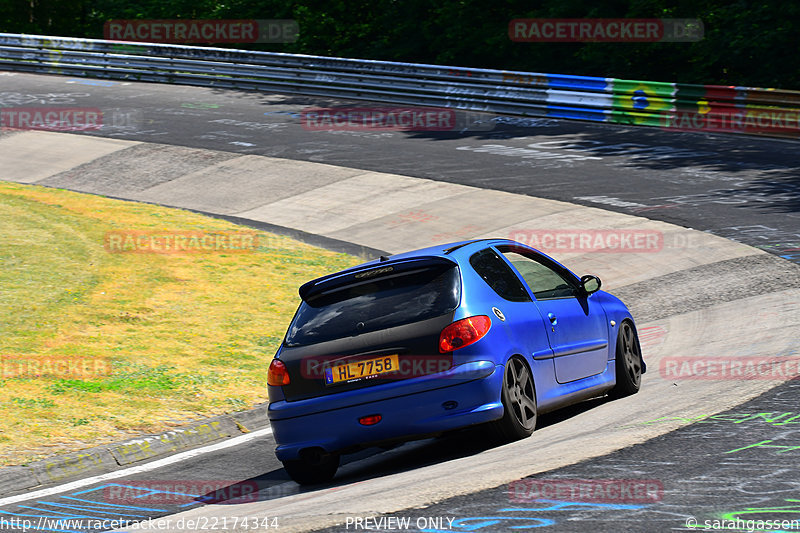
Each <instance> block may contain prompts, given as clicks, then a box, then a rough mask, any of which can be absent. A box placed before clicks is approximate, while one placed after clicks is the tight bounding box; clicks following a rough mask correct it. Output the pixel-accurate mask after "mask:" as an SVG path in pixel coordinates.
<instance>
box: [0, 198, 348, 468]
mask: <svg viewBox="0 0 800 533" xmlns="http://www.w3.org/2000/svg"><path fill="white" fill-rule="evenodd" d="M0 227H2V231H0V262H1V264H2V269H0V287H1V289H0V356H2V357H3V365H5V366H3V367H1V368H0V378H3V377H4V379H0V408H1V409H2V418H3V420H2V421H0V465H8V464H24V463H26V462H29V461H31V460H34V459H38V458H41V457H42V456H44V455H47V454H51V453H53V452H54V451H55V450H58V451H59V452H60V451H69V450H74V449H79V448H82V447H85V446H90V445H94V444H97V443H100V442H108V441H114V440H119V439H121V438H126V437H128V436H131V435H134V434H137V433H139V432H155V431H160V430H163V429H166V428H168V427H170V426H171V425H174V424H176V423H178V422H180V421H186V420H189V419H194V418H199V417H202V416H210V415H214V414H221V413H225V412H232V411H238V410H241V409H245V408H248V407H251V406H252V405H254V404H257V403H260V402H263V401H266V369H267V366H268V363H269V360H270V359H271V358H272V356H273V355H274V353H275V351H276V350H277V348H278V345H279V343H280V339H281V338H282V336H283V333H284V331H285V328H286V326H287V325H288V322H289V320H290V319H291V317H292V313H293V312H294V309H295V308H296V306H297V304H298V302H299V299H298V296H297V287H298V286H299V285H300V284H302V283H303V282H305V281H307V280H309V279H311V278H314V277H317V276H320V275H323V274H326V273H328V272H333V271H336V270H339V269H342V268H345V267H347V266H351V265H354V264H356V263H358V262H360V261H361V259H358V258H354V257H351V256H347V255H344V254H336V253H333V252H329V251H325V250H321V249H319V248H315V247H312V246H309V245H305V244H302V243H299V242H297V241H293V240H291V239H289V238H286V237H279V236H274V235H268V234H266V233H263V232H256V233H257V241H256V242H257V243H259V246H258V247H257V248H256V249H255V250H254V251H252V252H250V253H230V252H227V253H226V252H224V251H215V252H204V253H174V254H168V255H165V254H152V253H109V251H107V249H106V248H104V239H105V237H106V233H107V232H109V231H122V232H126V231H155V230H158V231H159V232H164V233H167V232H185V231H194V232H198V231H199V232H206V233H215V232H240V231H247V232H249V231H251V230H249V229H248V228H243V227H241V226H237V225H234V224H231V223H228V222H225V221H221V220H216V219H213V218H209V217H205V216H202V215H198V214H194V213H190V212H187V211H182V210H177V209H169V208H163V207H158V206H153V205H146V204H138V203H134V202H125V201H120V200H112V199H108V198H103V197H98V196H90V195H83V194H79V193H73V192H69V191H62V190H56V189H47V188H42V187H35V186H27V185H19V184H12V183H4V182H0ZM78 360H86V361H89V362H99V363H98V364H100V365H101V366H99V367H97V369H96V370H97V372H96V371H95V369H94V367H89V369H90V371H84V372H82V373H81V374H80V375H79V376H73V375H60V374H59V375H39V376H36V375H35V372H32V371H31V368H32V367H31V364H32V362H33V363H34V364H35V363H44V362H47V361H49V362H51V363H52V364H55V363H54V362H55V361H78ZM104 363H107V366H106V367H105V368H106V369H107V370H108V372H105V373H104V372H102V369H103V366H102V365H103V364H104ZM20 364H22V365H23V366H22V368H23V369H27V371H22V372H21V373H20V371H19V368H20V366H19V365H20ZM15 365H16V366H15ZM26 365H27V366H26ZM73 370H74V369H73ZM4 371H5V373H6V375H5V376H3V375H2V373H3V372H4Z"/></svg>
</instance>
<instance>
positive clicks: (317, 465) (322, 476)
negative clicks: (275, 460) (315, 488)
mask: <svg viewBox="0 0 800 533" xmlns="http://www.w3.org/2000/svg"><path fill="white" fill-rule="evenodd" d="M282 462H283V468H285V469H286V473H287V474H289V477H291V478H292V479H293V480H294V481H296V482H297V483H299V484H300V485H318V484H320V483H327V482H328V481H330V480H332V479H333V476H335V475H336V470H338V468H339V456H338V455H336V454H325V455H319V456H317V457H314V458H313V460H309V459H293V460H290V461H282Z"/></svg>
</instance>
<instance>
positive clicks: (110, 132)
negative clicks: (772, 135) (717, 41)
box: [0, 74, 800, 532]
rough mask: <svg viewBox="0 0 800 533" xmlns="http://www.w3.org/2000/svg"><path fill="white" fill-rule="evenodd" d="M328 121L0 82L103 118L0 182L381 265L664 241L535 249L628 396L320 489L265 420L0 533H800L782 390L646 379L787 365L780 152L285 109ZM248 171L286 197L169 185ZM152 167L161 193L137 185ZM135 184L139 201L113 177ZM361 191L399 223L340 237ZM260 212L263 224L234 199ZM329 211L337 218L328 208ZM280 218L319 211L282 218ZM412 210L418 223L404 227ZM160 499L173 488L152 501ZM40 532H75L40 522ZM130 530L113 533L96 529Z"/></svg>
mask: <svg viewBox="0 0 800 533" xmlns="http://www.w3.org/2000/svg"><path fill="white" fill-rule="evenodd" d="M338 104H341V102H335V101H326V100H322V99H310V98H305V97H295V96H286V95H266V94H259V93H249V92H238V91H229V90H215V89H204V88H193V87H178V86H167V85H157V84H146V83H135V82H130V83H123V82H109V81H101V80H82V79H75V78H69V77H59V76H37V75H27V74H12V75H6V76H2V77H0V107H23V106H54V107H55V106H74V107H85V108H96V109H99V110H101V111H102V112H103V116H104V125H103V128H102V129H100V130H98V131H93V132H86V133H81V134H80V135H62V134H40V133H33V132H23V133H10V132H3V133H1V134H0V160H3V165H2V166H0V168H3V170H2V171H0V179H7V180H12V181H22V182H27V183H38V184H42V185H47V186H55V187H64V188H69V189H73V190H80V191H85V192H94V193H96V194H106V195H109V196H115V197H120V198H130V199H140V200H147V201H153V202H158V203H164V204H165V205H175V206H178V207H190V208H195V209H198V210H202V211H206V212H209V213H212V214H214V215H217V216H235V217H237V218H241V219H252V220H253V221H255V222H253V223H254V224H256V223H269V224H274V225H284V226H286V228H288V229H296V230H300V231H303V232H306V234H310V235H314V234H318V235H323V236H325V237H326V238H331V239H336V240H337V241H348V242H353V243H355V244H356V245H360V246H365V247H369V248H371V249H378V250H388V251H390V252H397V251H402V250H404V249H408V248H409V246H410V244H411V243H413V242H416V241H415V240H414V239H422V238H428V237H430V238H435V237H436V236H438V235H445V234H446V236H447V237H448V240H458V239H459V238H471V237H474V236H483V235H485V234H488V233H491V232H497V231H499V229H502V230H503V231H502V232H503V233H505V234H507V233H508V232H509V231H512V230H514V228H516V229H520V228H530V227H535V226H532V225H531V224H528V223H527V222H526V221H530V220H538V221H540V222H541V223H540V224H539V226H538V227H540V228H541V227H545V228H550V229H555V228H566V227H571V226H569V225H568V224H569V223H570V221H573V222H574V224H575V227H582V228H590V229H592V228H593V229H595V230H597V229H603V230H605V229H608V228H625V227H648V228H650V227H652V228H658V231H662V232H663V235H664V236H665V240H666V236H669V235H673V236H676V237H675V239H673V240H672V241H670V242H671V243H672V247H671V248H670V249H669V250H667V249H665V250H664V251H663V254H662V255H659V254H647V253H642V254H632V253H628V254H622V253H621V254H602V253H597V254H580V253H574V252H575V251H574V250H572V251H571V252H569V251H568V252H564V253H563V254H560V253H559V252H558V251H553V252H552V255H554V256H555V257H556V258H558V259H562V258H567V259H569V260H567V259H564V261H565V263H566V264H567V266H573V265H578V266H579V267H581V270H583V269H587V268H591V269H592V271H595V272H597V273H599V274H600V276H601V278H603V279H604V281H607V283H606V284H604V288H605V287H608V290H609V291H610V292H612V293H614V294H616V295H618V296H620V297H621V298H622V299H623V301H625V302H626V303H628V305H630V306H631V309H632V311H633V314H634V317H635V318H636V320H637V324H638V326H639V329H640V336H641V337H642V343H643V349H644V355H645V358H646V360H647V361H648V365H649V368H648V373H647V374H646V375H645V376H644V379H643V388H642V391H641V392H640V393H639V394H637V395H635V396H633V397H630V398H625V399H623V400H617V401H613V402H612V401H608V400H605V399H597V400H593V401H589V402H585V403H584V404H581V405H578V406H575V407H572V408H569V409H565V410H561V411H558V412H555V413H552V414H549V415H546V416H543V417H542V418H541V420H540V423H539V425H538V428H537V431H536V432H535V433H534V435H533V436H532V437H531V438H530V439H526V440H524V441H519V442H515V443H512V444H508V445H504V446H497V445H496V444H494V443H491V442H488V441H487V440H486V439H484V438H483V436H482V434H481V433H480V432H479V431H476V430H465V431H462V432H460V433H456V434H452V435H448V436H445V437H441V438H438V439H427V440H423V441H418V442H413V443H408V444H405V445H402V446H399V447H396V448H393V449H390V450H369V451H365V452H362V453H361V454H358V455H355V456H350V457H348V458H347V460H346V461H345V464H344V466H343V468H342V469H341V471H340V473H339V474H338V475H337V477H336V479H335V480H334V482H333V483H332V484H331V485H328V486H323V487H318V488H313V489H301V488H300V487H299V486H298V485H296V484H295V483H293V482H291V481H290V480H289V478H288V476H287V475H286V474H285V472H284V471H283V469H282V468H281V465H280V463H279V462H278V461H277V460H276V459H275V458H274V455H273V454H272V449H273V447H274V439H272V437H271V434H270V431H269V428H268V427H267V428H265V429H263V430H258V431H255V432H252V433H250V434H246V435H243V436H242V437H237V439H240V440H237V441H230V442H229V443H228V445H227V447H222V446H217V447H214V446H208V447H205V448H203V449H199V450H196V453H195V454H194V455H190V456H187V457H185V458H183V459H180V460H174V461H172V462H170V461H160V462H158V461H157V462H154V463H146V464H143V465H138V466H134V467H128V468H127V469H120V470H118V471H115V472H108V473H105V474H102V475H99V474H97V473H92V474H91V475H87V476H82V477H77V478H75V479H68V480H63V481H60V482H56V481H54V482H53V483H49V484H44V485H42V486H40V487H36V488H34V489H25V490H22V489H20V490H17V491H14V490H11V491H9V492H8V493H6V494H3V495H0V513H1V514H0V529H2V530H6V529H8V530H11V531H23V530H24V529H25V527H33V526H34V525H35V526H36V527H37V528H38V529H39V530H49V531H64V530H67V531H100V530H112V529H114V530H124V531H135V530H137V529H138V530H141V529H145V530H149V531H156V530H161V531H165V530H167V531H201V530H212V529H215V530H227V531H249V530H253V529H256V530H275V531H314V530H326V531H337V532H338V531H397V530H411V531H480V532H494V531H518V530H520V529H533V528H536V529H539V528H542V530H543V531H576V532H577V531H588V530H591V531H648V532H650V531H695V530H698V529H700V530H704V529H705V530H709V531H710V530H712V529H717V530H727V531H748V530H755V531H793V530H794V531H800V522H797V521H796V522H791V521H792V520H800V475H798V474H799V473H800V472H799V471H798V469H797V467H796V465H797V458H798V457H800V432H799V431H798V428H799V427H800V406H799V405H800V402H798V381H797V380H788V381H787V379H788V378H789V377H791V376H783V377H778V378H774V379H772V380H735V379H727V380H726V379H705V380H703V379H700V380H681V379H678V378H676V377H675V376H672V375H669V373H668V372H665V370H664V369H665V368H668V367H665V366H664V365H663V364H661V363H663V362H664V361H665V360H666V359H667V358H669V357H690V356H702V355H707V356H709V357H712V356H713V357H725V356H729V357H778V356H779V357H785V358H786V359H787V360H789V359H792V358H794V359H793V360H795V361H796V358H797V357H798V348H800V342H799V341H798V331H800V267H798V266H796V265H794V264H792V263H798V262H800V224H799V223H798V220H799V218H798V217H800V182H799V181H798V179H799V178H798V176H800V168H799V167H800V157H798V153H797V149H796V147H797V143H796V142H794V141H784V140H774V139H764V138H753V137H746V136H734V135H710V134H703V133H676V132H669V131H661V130H658V129H654V128H636V127H629V128H626V127H620V126H610V125H600V124H591V123H578V122H567V121H556V120H551V119H533V118H531V119H522V118H514V117H493V116H490V115H489V116H481V117H477V116H473V117H471V119H470V120H473V121H474V120H477V121H478V122H472V123H469V122H467V123H464V124H463V126H464V127H465V130H464V131H453V132H429V133H404V132H398V131H383V132H374V131H344V130H342V131H313V129H311V128H308V127H304V124H303V121H302V114H301V113H302V111H303V110H304V109H306V108H308V107H310V106H328V105H338ZM358 105H359V106H361V107H364V105H365V104H363V103H361V104H358ZM462 129H463V128H462ZM23 136H27V137H23ZM99 138H102V139H114V140H116V141H120V142H119V143H118V146H117V145H115V146H114V147H110V146H111V145H110V144H108V143H106V144H104V145H103V146H105V148H103V150H105V152H103V153H102V154H101V153H98V154H97V157H94V156H93V157H92V158H90V159H87V160H86V161H77V160H76V161H75V164H71V163H70V164H66V163H64V164H63V165H62V167H63V168H61V167H60V168H55V167H53V169H49V170H48V169H37V168H36V167H35V165H32V164H31V165H28V166H26V163H25V161H22V160H21V159H22V158H21V157H19V156H17V157H16V159H15V154H13V153H11V150H10V148H9V147H11V146H18V145H22V144H24V143H23V141H24V142H25V143H37V144H36V149H38V150H40V151H42V153H47V152H48V151H56V150H57V149H58V146H59V145H61V146H65V145H69V146H72V144H71V143H75V146H79V145H80V146H86V147H89V146H90V144H91V143H94V144H91V146H92V147H93V148H92V149H96V150H99V148H98V146H100V144H98V142H99V141H98V139H99ZM15 139H22V140H23V141H19V142H18V141H15ZM75 139H77V140H75ZM79 141H85V142H82V143H81V142H79ZM90 141H91V143H90ZM129 141H133V142H129ZM15 142H18V144H16V145H15V144H13V143H15ZM104 142H105V141H104ZM163 145H168V147H169V146H171V147H174V149H172V148H169V149H168V148H164V146H163ZM87 150H88V148H87ZM78 152H80V151H78ZM159 154H161V155H160V156H159ZM243 156H253V157H250V158H243ZM255 156H266V157H268V158H280V159H281V160H284V161H288V162H289V163H285V164H286V165H287V166H286V168H287V173H291V175H292V177H293V178H292V181H291V182H290V181H286V182H284V183H283V185H282V186H281V187H275V188H274V190H273V189H269V188H261V189H259V190H258V191H252V190H249V189H247V187H246V186H245V185H241V189H240V190H234V191H232V192H231V191H228V194H229V196H227V197H225V199H223V200H219V201H217V203H213V202H212V200H213V198H212V199H209V198H210V197H202V198H201V196H202V191H199V192H198V187H197V186H196V183H197V182H196V181H193V180H197V179H200V178H201V177H202V179H204V180H207V179H210V178H208V176H209V172H208V171H207V170H206V169H207V168H212V169H214V168H221V166H225V165H229V167H230V165H239V167H237V168H241V167H242V166H243V165H245V164H246V165H250V166H251V167H252V168H255V167H256V166H258V165H261V164H264V165H267V164H268V163H269V164H273V163H272V162H274V161H275V160H266V159H264V158H258V157H255ZM158 157H163V158H164V159H163V160H159V159H158ZM78 159H79V158H78ZM200 159H202V160H203V163H202V165H206V166H205V167H203V168H200V163H199V162H198V160H200ZM290 163H291V165H292V166H291V169H293V170H291V171H290V170H289V169H290ZM312 163H313V164H314V165H311V164H312ZM282 164H283V163H282ZM251 167H248V168H251ZM48 168H49V167H48ZM259 168H261V167H259ZM298 169H299V170H298ZM158 170H161V172H162V174H163V176H161V178H157V177H153V176H155V175H156V174H158ZM362 171H366V172H367V173H368V174H364V173H363V172H362ZM376 173H381V174H380V175H378V174H376ZM247 175H248V176H250V175H251V174H247ZM253 175H255V174H253ZM131 176H133V177H134V178H130V177H131ZM136 176H140V178H139V179H141V180H144V179H145V178H141V176H145V177H146V178H147V179H150V180H152V183H147V184H145V185H143V184H142V183H133V181H132V180H134V179H136V178H135V177H136ZM364 176H367V177H364ZM129 178H130V179H129ZM412 178H413V179H412ZM302 179H305V180H307V181H308V183H307V184H305V185H304V184H302V183H300V184H298V183H297V180H302ZM126 180H128V181H126ZM182 180H183V181H184V182H185V183H183V184H181V182H182ZM315 180H316V181H315ZM276 183H277V182H276ZM376 184H378V185H379V186H380V187H383V186H384V185H385V187H386V188H385V189H383V188H379V189H378V190H376V191H373V193H374V194H383V195H387V197H389V198H391V199H394V198H397V202H398V205H402V209H401V208H400V207H398V208H397V209H393V208H392V207H391V203H387V202H384V203H381V204H380V205H379V206H378V207H375V209H373V210H369V209H367V208H365V207H364V206H360V207H359V209H355V208H354V209H353V211H354V213H353V214H352V217H351V218H352V219H346V217H344V215H343V214H342V213H341V212H340V211H342V208H341V206H343V205H347V204H346V202H345V200H342V198H345V199H346V198H347V195H348V194H349V195H352V198H358V194H360V193H362V192H363V190H364V187H367V186H373V187H374V186H377V185H376ZM178 185H180V187H179V186H178ZM223 185H224V184H223ZM356 185H358V187H362V188H358V187H356ZM170 187H171V188H170ZM292 188H297V189H298V190H289V189H292ZM300 189H302V190H300ZM414 191H416V192H414ZM419 191H424V193H421V192H419ZM390 193H391V194H390ZM259 194H260V195H261V197H260V198H259V202H260V204H259V205H261V204H263V206H262V207H258V206H257V205H249V204H248V205H246V206H245V205H244V204H246V203H247V202H246V199H248V198H253V197H254V196H258V195H259ZM404 195H405V196H404ZM414 195H416V196H414ZM426 195H427V198H426V197H425V196H426ZM437 195H438V196H437ZM553 200H555V201H557V202H552V201H553ZM392 201H394V200H392ZM204 202H205V203H204ZM311 202H317V203H315V204H313V205H312V204H311ZM331 202H340V203H339V204H336V205H338V206H340V207H338V208H336V209H333V208H330V213H328V212H326V211H324V206H325V205H327V204H330V203H331ZM342 202H344V203H342ZM403 202H405V203H403ZM562 202H568V203H569V204H572V205H571V206H570V205H568V204H564V203H562ZM240 204H241V205H240ZM575 204H577V206H588V207H577V206H576V205H575ZM303 205H306V206H310V207H308V209H309V213H312V214H313V212H314V211H319V210H320V209H322V212H323V215H325V216H322V215H320V216H319V217H318V218H314V217H313V216H312V214H308V215H307V216H304V217H302V218H301V217H297V218H296V219H292V218H291V217H292V214H293V213H296V212H297V209H299V208H300V207H298V206H303ZM416 205H419V206H420V207H418V208H417V207H414V206H416ZM590 207H591V208H601V210H597V209H589V208H590ZM281 209H283V211H281ZM437 209H438V210H439V211H437ZM434 212H436V213H438V214H437V215H433V214H432V213H434ZM280 213H282V214H280ZM326 213H327V214H326ZM448 213H449V214H448ZM526 213H528V214H526ZM278 214H280V216H279V215H278ZM392 216H394V218H391V217H392ZM433 216H438V217H440V218H439V219H437V220H439V221H440V222H441V224H442V225H443V226H437V227H436V228H435V229H431V230H430V231H429V232H428V233H425V232H424V231H422V232H420V231H419V230H418V229H417V228H423V229H424V228H427V226H425V224H431V223H433V222H431V221H434V219H433V218H430V217H433ZM448 216H450V217H452V218H447V217H448ZM270 217H275V218H270ZM403 217H405V218H403ZM426 217H427V218H426ZM526 217H527V218H526ZM559 217H560V218H559ZM390 219H391V220H390ZM470 219H474V220H475V221H476V222H473V223H470V222H469V221H470ZM645 219H648V220H645ZM398 220H399V221H400V222H398ZM281 221H283V224H280V222H281ZM453 221H455V222H453ZM547 221H550V223H551V224H552V225H551V226H546V225H544V226H543V225H542V224H547V223H548V222H547ZM401 222H402V223H401ZM434 222H435V221H434ZM663 223H667V224H663ZM415 224H416V225H415ZM526 224H527V225H526ZM670 225H676V226H680V227H682V228H685V229H681V228H676V227H674V226H670ZM376 228H377V229H376ZM443 228H446V229H443ZM690 229H693V230H699V231H690ZM426 231H427V230H426ZM505 234H504V235H503V236H506V235H505ZM677 236H680V239H678V238H677ZM713 236H716V237H713ZM717 237H722V238H717ZM723 238H724V239H723ZM727 239H730V240H727ZM731 241H736V242H738V243H743V244H746V245H748V246H749V247H752V248H748V247H745V246H740V245H738V244H736V242H731ZM424 244H427V242H425V243H424ZM762 252H767V253H762ZM570 260H571V261H574V262H573V263H570ZM265 367H266V363H265ZM98 476H99V477H98ZM178 486H184V487H187V489H186V490H185V493H181V494H179V495H176V494H166V493H165V491H164V487H172V488H175V487H178ZM203 487H205V488H206V489H207V490H206V491H205V492H202V493H199V494H198V491H199V489H201V488H203ZM216 489H220V490H219V491H218V492H217V490H216ZM172 492H178V491H175V490H173V491H172ZM42 517H46V520H45V521H42ZM59 517H61V518H64V517H69V518H74V519H75V520H79V521H80V522H75V523H74V524H71V526H70V527H65V526H66V524H65V523H63V522H62V523H59V522H56V521H54V520H56V519H57V518H59ZM148 519H151V521H150V522H149V523H145V524H144V525H143V526H141V527H138V528H137V529H133V528H131V527H120V523H119V522H117V523H113V522H112V521H113V520H129V521H131V522H133V521H137V522H138V521H142V520H148ZM2 520H6V522H2ZM11 520H16V522H10V521H11ZM22 520H29V521H32V522H30V523H29V522H21V521H22ZM92 520H95V521H94V522H93V521H92ZM737 520H738V522H737ZM707 521H708V522H707ZM748 521H749V522H748ZM759 521H760V523H759ZM784 521H787V522H786V523H784ZM29 530H30V529H29Z"/></svg>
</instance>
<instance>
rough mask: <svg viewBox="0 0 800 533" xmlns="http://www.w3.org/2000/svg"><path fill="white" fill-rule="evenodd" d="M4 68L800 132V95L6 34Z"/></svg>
mask: <svg viewBox="0 0 800 533" xmlns="http://www.w3.org/2000/svg"><path fill="white" fill-rule="evenodd" d="M0 70H13V71H23V72H36V73H48V74H66V75H70V76H77V77H92V78H105V79H115V80H135V81H149V82H164V83H175V84H186V85H198V86H207V87H224V88H236V89H255V90H262V91H274V92H283V93H290V94H302V95H309V96H324V97H334V98H345V99H355V100H369V101H378V102H383V103H389V104H404V105H420V106H437V107H449V108H455V109H462V110H471V111H484V112H491V113H498V114H509V115H519V116H532V117H549V118H567V119H579V120H591V121H598V122H610V123H616V124H631V125H643V126H659V127H662V128H666V129H673V130H681V131H698V130H699V131H709V132H713V131H716V132H735V133H751V134H762V135H769V136H780V137H800V92H798V91H786V90H775V89H762V88H756V87H733V86H718V85H689V84H680V83H664V82H652V81H638V80H623V79H617V78H599V77H587V76H568V75H559V74H540V73H531V72H518V71H506V70H492V69H474V68H464V67H446V66H439V65H425V64H414V63H398V62H389V61H374V60H360V59H344V58H333V57H322V56H310V55H300V54H283V53H273V52H254V51H246V50H233V49H226V48H209V47H196V46H182V45H167V44H146V43H145V44H143V43H132V42H131V43H128V42H119V41H103V40H94V39H74V38H65V37H46V36H38V35H20V34H5V33H0Z"/></svg>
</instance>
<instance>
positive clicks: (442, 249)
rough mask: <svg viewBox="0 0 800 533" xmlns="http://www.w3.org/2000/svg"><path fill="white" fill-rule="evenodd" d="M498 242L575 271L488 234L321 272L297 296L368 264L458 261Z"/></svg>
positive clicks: (531, 249) (364, 268)
mask: <svg viewBox="0 0 800 533" xmlns="http://www.w3.org/2000/svg"><path fill="white" fill-rule="evenodd" d="M502 245H511V246H517V247H520V248H525V249H526V250H530V251H532V252H535V253H537V254H539V255H541V256H543V257H545V258H547V259H549V260H550V261H552V262H554V263H556V264H557V265H559V266H560V267H561V268H563V269H565V270H566V271H568V272H570V273H571V274H572V275H573V276H575V274H574V273H573V272H572V271H571V270H569V269H568V268H567V267H565V266H564V265H562V264H561V263H559V262H558V261H556V260H555V259H553V258H552V257H550V256H548V255H546V254H543V253H542V252H540V251H539V250H536V249H535V248H531V247H530V246H527V245H525V244H522V243H519V242H517V241H513V240H510V239H503V238H489V239H472V240H467V241H457V242H450V243H446V244H437V245H436V246H429V247H427V248H419V249H417V250H410V251H408V252H402V253H399V254H394V255H389V256H381V257H379V258H378V259H373V260H372V261H367V262H366V263H361V264H359V265H356V266H353V267H350V268H347V269H344V270H340V271H338V272H333V273H331V274H328V275H325V276H322V277H320V278H316V279H313V280H311V281H308V282H306V283H304V284H303V285H302V286H301V287H300V291H299V292H300V296H301V298H303V299H304V300H305V297H306V295H308V294H309V293H311V292H315V291H316V289H317V288H318V287H320V286H322V285H324V284H327V283H329V282H334V283H336V281H334V280H336V279H337V278H339V279H341V278H344V277H347V276H348V275H349V274H352V273H355V272H358V271H360V270H369V269H370V268H371V267H375V266H378V265H383V264H385V265H387V266H388V265H391V264H396V263H398V262H399V263H403V262H406V261H410V260H415V259H420V260H429V261H436V260H437V259H439V260H441V259H445V260H449V261H452V262H453V263H456V264H459V263H461V262H464V261H468V260H469V257H471V256H472V254H474V253H475V252H478V251H480V250H483V249H485V248H488V247H490V246H502Z"/></svg>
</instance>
